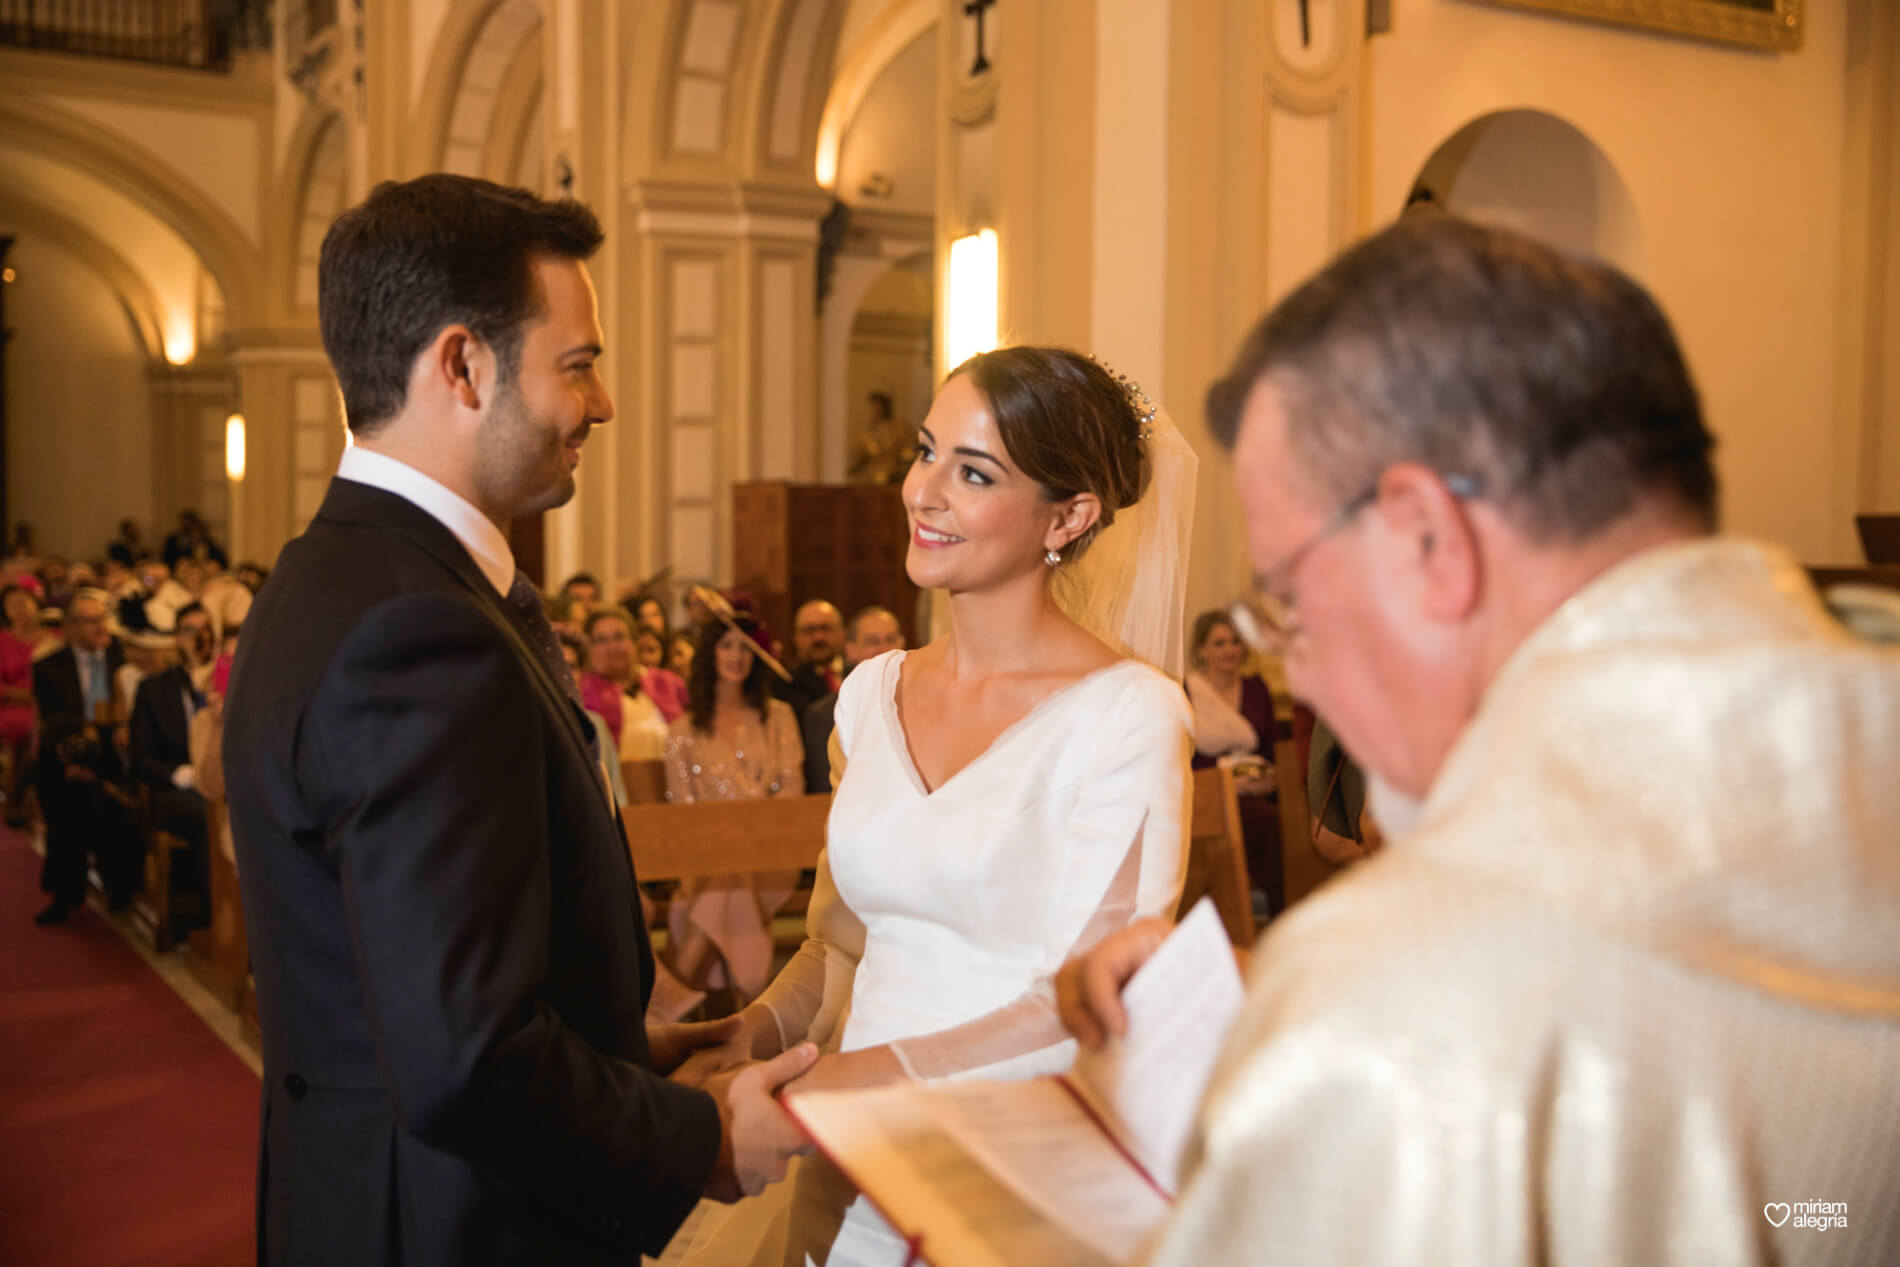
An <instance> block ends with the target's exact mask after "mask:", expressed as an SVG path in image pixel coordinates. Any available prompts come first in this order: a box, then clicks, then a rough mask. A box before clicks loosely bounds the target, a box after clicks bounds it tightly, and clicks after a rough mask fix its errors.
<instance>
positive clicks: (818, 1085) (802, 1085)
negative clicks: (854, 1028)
mask: <svg viewBox="0 0 1900 1267" xmlns="http://www.w3.org/2000/svg"><path fill="white" fill-rule="evenodd" d="M908 1076H909V1075H907V1074H906V1073H905V1072H904V1066H903V1065H901V1064H899V1063H898V1061H897V1057H896V1056H895V1055H893V1054H892V1053H891V1049H890V1048H889V1047H865V1048H862V1049H860V1050H858V1051H846V1052H835V1053H833V1054H832V1055H829V1056H820V1057H819V1058H818V1063H817V1064H815V1065H813V1066H812V1067H811V1068H810V1069H808V1070H806V1071H805V1073H804V1074H803V1075H801V1076H800V1077H798V1078H797V1079H795V1080H793V1081H791V1082H788V1083H786V1084H785V1094H787V1095H802V1094H803V1093H805V1092H807V1091H848V1090H852V1089H854V1088H857V1087H874V1086H877V1085H878V1084H879V1083H884V1082H896V1081H898V1080H900V1079H902V1078H905V1077H908Z"/></svg>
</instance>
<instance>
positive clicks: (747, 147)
mask: <svg viewBox="0 0 1900 1267" xmlns="http://www.w3.org/2000/svg"><path fill="white" fill-rule="evenodd" d="M846 7H847V6H846V3H845V0H780V2H779V3H778V4H777V5H776V6H775V8H774V9H773V11H772V12H770V13H769V14H767V15H766V17H765V18H764V26H763V30H762V38H761V39H760V41H759V43H758V45H757V65H756V67H755V68H754V70H753V72H752V74H750V75H749V76H748V77H747V83H746V88H747V99H746V100H745V102H744V104H743V106H742V111H743V117H744V118H745V119H746V120H747V121H748V126H747V127H746V128H745V130H744V131H743V133H742V134H741V148H740V154H739V160H740V167H741V170H742V171H744V172H745V174H746V175H748V176H753V177H759V176H778V177H781V178H790V179H792V180H794V181H797V182H799V183H805V182H808V181H810V180H811V179H812V171H813V154H814V152H815V150H816V147H817V143H818V125H819V120H820V118H821V117H822V115H823V113H824V108H825V99H826V96H827V94H828V93H829V91H830V88H831V71H832V66H833V63H834V61H835V56H836V49H837V43H838V34H839V31H840V29H841V28H842V26H843V24H844V17H845V9H846Z"/></svg>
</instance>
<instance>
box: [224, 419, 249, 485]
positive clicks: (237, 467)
mask: <svg viewBox="0 0 1900 1267" xmlns="http://www.w3.org/2000/svg"><path fill="white" fill-rule="evenodd" d="M224 475H225V478H226V479H228V480H230V481H231V482H232V483H233V484H242V483H243V482H244V415H243V414H232V415H231V416H230V417H229V418H226V419H225V420H224Z"/></svg>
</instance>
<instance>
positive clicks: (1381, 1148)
mask: <svg viewBox="0 0 1900 1267" xmlns="http://www.w3.org/2000/svg"><path fill="white" fill-rule="evenodd" d="M1896 772H1900V656H1897V655H1896V653H1895V652H1894V651H1893V650H1892V649H1883V648H1878V647H1875V646H1873V645H1872V644H1869V643H1862V642H1857V641H1856V640H1854V639H1853V638H1852V637H1851V636H1850V635H1848V634H1847V633H1846V632H1845V631H1843V630H1842V629H1841V628H1840V626H1838V625H1837V624H1836V623H1835V622H1834V621H1833V620H1831V619H1830V618H1829V617H1828V616H1827V615H1826V613H1825V612H1824V611H1823V610H1822V608H1821V606H1820V604H1819V602H1818V601H1817V600H1816V598H1815V596H1814V593H1813V590H1812V588H1811V587H1810V586H1809V584H1808V580H1807V577H1806V575H1805V574H1804V573H1803V571H1802V569H1801V568H1800V567H1799V566H1798V565H1796V564H1795V562H1794V561H1793V560H1792V559H1791V558H1789V557H1788V556H1787V555H1786V554H1785V553H1784V552H1782V551H1780V550H1778V549H1772V548H1767V547H1761V546H1756V545H1752V544H1750V543H1747V542H1742V541H1735V540H1724V539H1720V538H1717V539H1711V540H1704V541H1698V542H1693V543H1686V544H1680V545H1673V546H1669V547H1665V548H1662V549H1657V550H1654V551H1651V552H1649V553H1646V554H1643V555H1641V556H1639V557H1637V558H1635V559H1632V560H1630V561H1628V562H1626V563H1624V564H1622V565H1621V566H1619V567H1617V568H1614V569H1612V570H1611V571H1610V572H1608V573H1606V574H1605V575H1604V576H1602V577H1600V578H1598V579H1597V580H1596V581H1595V582H1593V583H1592V584H1591V585H1589V586H1588V587H1587V588H1585V589H1584V590H1583V591H1582V592H1580V593H1578V594H1577V595H1575V596H1574V597H1573V598H1572V599H1571V600H1570V601H1569V602H1568V603H1566V604H1565V605H1564V606H1563V607H1562V608H1560V609H1559V610H1558V611H1557V612H1556V613H1555V614H1554V615H1552V616H1551V618H1550V619H1549V620H1548V621H1546V622H1545V624H1544V625H1543V626H1542V627H1541V628H1539V629H1538V630H1537V631H1536V632H1535V633H1534V634H1533V635H1532V636H1531V637H1530V638H1529V639H1528V640H1526V641H1525V643H1524V644H1523V645H1522V646H1521V647H1519V648H1518V650H1517V651H1516V653H1515V654H1514V655H1513V657H1512V659H1511V660H1510V661H1509V662H1508V663H1507V664H1506V665H1505V667H1504V668H1503V670H1502V671H1501V672H1500V673H1499V674H1498V676H1497V678H1496V680H1495V681H1494V682H1493V683H1492V684H1491V686H1490V688H1489V690H1488V692H1487V693H1486V695H1485V697H1484V700H1483V702H1482V704H1481V705H1480V707H1479V709H1478V712H1477V714H1476V716H1475V717H1474V718H1473V719H1472V720H1471V722H1470V723H1469V724H1468V725H1467V727H1466V729H1465V731H1464V732H1463V734H1462V735H1461V736H1460V737H1459V739H1458V741H1457V743H1456V745H1455V746H1454V747H1453V749H1452V751H1451V752H1450V753H1449V754H1448V756H1447V757H1446V760H1445V763H1444V766H1443V767H1442V768H1441V770H1440V771H1439V773H1438V777H1437V778H1436V780H1435V781H1434V783H1433V785H1432V788H1431V790H1430V793H1429V794H1428V795H1427V797H1426V798H1425V800H1424V802H1423V803H1422V804H1421V805H1418V806H1416V807H1408V808H1410V809H1412V810H1413V811H1414V813H1413V814H1412V815H1411V816H1410V818H1411V821H1410V822H1409V823H1408V822H1406V821H1405V818H1406V816H1405V815H1398V814H1393V815H1387V814H1385V813H1384V810H1385V809H1386V806H1385V805H1383V804H1380V805H1379V806H1378V809H1379V811H1380V812H1381V821H1382V822H1385V823H1386V824H1387V826H1388V846H1387V848H1386V850H1385V851H1384V853H1382V854H1381V855H1380V856H1379V857H1377V858H1375V859H1373V860H1372V861H1370V862H1367V863H1365V864H1363V865H1361V866H1359V867H1357V868H1355V869H1354V870H1353V871H1352V872H1351V873H1350V874H1348V875H1346V876H1344V877H1342V878H1341V879H1340V880H1338V881H1337V882H1335V883H1334V884H1333V885H1331V886H1329V887H1328V888H1326V889H1325V890H1324V891H1322V892H1321V893H1319V894H1317V895H1315V896H1314V897H1312V898H1310V899H1308V900H1307V901H1306V902H1304V903H1302V904H1301V905H1299V906H1297V907H1295V908H1293V910H1291V911H1290V912H1289V913H1288V914H1287V915H1286V916H1285V917H1284V918H1282V919H1280V920H1277V921H1275V922H1274V924H1273V925H1272V927H1271V928H1270V930H1269V931H1268V933H1267V935H1266V937H1265V939H1264V940H1263V941H1262V942H1261V943H1260V945H1259V947H1258V949H1257V950H1256V951H1255V954H1254V959H1253V965H1252V969H1251V972H1250V974H1249V975H1250V977H1251V980H1250V983H1249V986H1248V999H1247V1004H1246V1008H1245V1010H1244V1011H1243V1013H1242V1015H1241V1017H1240V1020H1239V1021H1238V1023H1237V1024H1236V1026H1235V1029H1234V1032H1233V1033H1232V1034H1231V1035H1230V1036H1229V1039H1228V1043H1227V1047H1226V1050H1225V1052H1224V1053H1223V1055H1222V1057H1221V1062H1220V1064H1219V1066H1218V1067H1217V1069H1216V1071H1215V1075H1214V1079H1213V1082H1212V1084H1211V1086H1210V1089H1209V1093H1208V1097H1207V1099H1206V1101H1205V1102H1204V1103H1203V1105H1202V1106H1201V1109H1200V1113H1199V1120H1198V1123H1197V1132H1196V1138H1195V1139H1194V1141H1193V1142H1192V1143H1191V1145H1190V1161H1189V1178H1188V1180H1187V1182H1186V1184H1185V1187H1184V1189H1183V1192H1182V1194H1181V1198H1180V1201H1179V1203H1178V1204H1177V1205H1176V1207H1175V1211H1174V1214H1173V1217H1172V1218H1171V1219H1170V1221H1169V1223H1168V1224H1167V1225H1166V1227H1165V1228H1164V1230H1163V1231H1162V1233H1161V1234H1160V1236H1159V1238H1158V1240H1157V1242H1156V1243H1155V1244H1154V1245H1153V1246H1152V1248H1151V1251H1150V1253H1149V1255H1148V1258H1147V1260H1146V1261H1147V1262H1148V1263H1149V1264H1151V1265H1152V1267H1190V1265H1193V1267H1200V1265H1201V1264H1208V1263H1220V1264H1230V1265H1240V1264H1249V1263H1263V1264H1264V1263H1273V1264H1276V1265H1277V1264H1285V1265H1286V1267H1303V1265H1307V1264H1313V1265H1317V1264H1325V1265H1326V1267H1351V1265H1352V1264H1375V1263H1376V1264H1380V1265H1381V1267H1410V1265H1412V1264H1417V1265H1419V1267H1425V1265H1427V1264H1449V1263H1456V1264H1459V1267H1506V1265H1508V1267H1518V1265H1519V1264H1522V1265H1524V1267H1529V1265H1530V1264H1542V1263H1549V1264H1560V1265H1561V1264H1577V1265H1579V1267H1581V1265H1584V1264H1632V1265H1633V1264H1645V1265H1657V1267H1702V1265H1703V1264H1714V1263H1719V1264H1723V1265H1724V1267H1735V1265H1741V1267H1755V1265H1766V1264H1771V1263H1776V1264H1794V1263H1815V1264H1822V1263H1826V1264H1835V1263H1841V1264H1846V1263H1867V1264H1874V1263H1882V1264H1890V1263H1900V1146H1897V1143H1900V1136H1897V1135H1896V1123H1900V773H1896ZM1837 1217H1838V1218H1839V1219H1840V1222H1838V1223H1834V1222H1832V1221H1831V1220H1833V1219H1835V1218H1837ZM1824 1220H1825V1221H1826V1222H1823V1221H1824Z"/></svg>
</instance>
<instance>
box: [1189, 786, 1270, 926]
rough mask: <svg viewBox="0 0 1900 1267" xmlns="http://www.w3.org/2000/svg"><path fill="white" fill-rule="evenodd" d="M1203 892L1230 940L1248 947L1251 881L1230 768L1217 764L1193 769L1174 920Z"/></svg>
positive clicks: (1198, 899)
mask: <svg viewBox="0 0 1900 1267" xmlns="http://www.w3.org/2000/svg"><path fill="white" fill-rule="evenodd" d="M1202 895H1206V896H1208V897H1211V898H1213V899H1214V909H1215V910H1217V911H1219V912H1220V918H1221V923H1222V924H1224V925H1225V926H1226V928H1227V939H1228V940H1229V941H1231V942H1233V943H1234V945H1236V946H1251V945H1253V941H1254V935H1255V932H1256V929H1255V927H1254V922H1253V885H1252V884H1251V882H1250V881H1249V879H1248V876H1247V850H1246V845H1245V843H1244V841H1243V839H1242V835H1241V825H1240V802H1239V800H1238V798H1237V795H1236V793H1235V791H1234V774H1233V771H1231V770H1223V769H1221V768H1219V767H1218V766H1215V767H1210V768H1208V769H1206V770H1196V771H1195V772H1194V805H1193V817H1192V819H1191V820H1190V823H1189V826H1188V863H1187V878H1186V881H1185V883H1184V884H1183V885H1182V888H1181V905H1180V906H1179V908H1178V909H1177V910H1176V912H1175V914H1176V918H1179V917H1181V916H1183V915H1186V914H1187V913H1188V910H1189V908H1191V907H1192V906H1193V905H1194V904H1195V903H1196V902H1198V901H1200V900H1201V897H1202Z"/></svg>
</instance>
